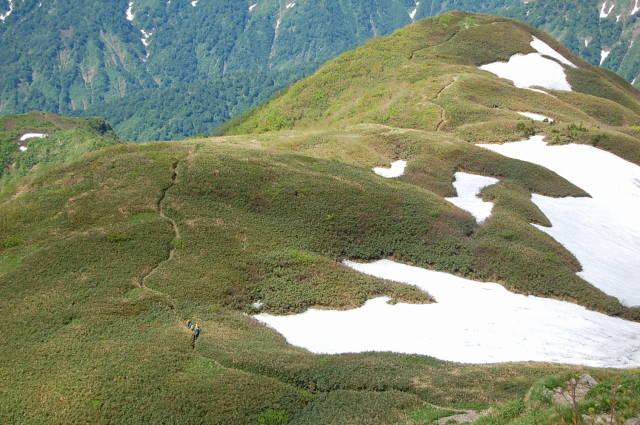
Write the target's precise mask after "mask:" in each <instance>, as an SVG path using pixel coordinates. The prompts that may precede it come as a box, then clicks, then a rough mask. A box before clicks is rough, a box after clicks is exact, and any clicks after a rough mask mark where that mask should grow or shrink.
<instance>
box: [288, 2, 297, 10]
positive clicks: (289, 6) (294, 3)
mask: <svg viewBox="0 0 640 425" xmlns="http://www.w3.org/2000/svg"><path fill="white" fill-rule="evenodd" d="M295 6H296V2H295V1H292V2H291V3H287V9H291V8H292V7H295Z"/></svg>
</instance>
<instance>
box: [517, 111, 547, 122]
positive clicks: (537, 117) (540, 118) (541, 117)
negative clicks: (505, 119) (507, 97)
mask: <svg viewBox="0 0 640 425" xmlns="http://www.w3.org/2000/svg"><path fill="white" fill-rule="evenodd" d="M518 113H519V114H520V115H522V116H523V117H527V118H531V119H532V120H534V121H544V120H547V121H549V122H553V119H551V118H549V117H547V116H544V115H541V114H535V113H533V112H518Z"/></svg>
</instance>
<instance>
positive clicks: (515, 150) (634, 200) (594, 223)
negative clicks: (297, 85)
mask: <svg viewBox="0 0 640 425" xmlns="http://www.w3.org/2000/svg"><path fill="white" fill-rule="evenodd" d="M480 146H482V147H484V148H486V149H489V150H492V151H494V152H497V153H499V154H501V155H504V156H508V157H510V158H515V159H520V160H523V161H528V162H532V163H534V164H538V165H541V166H543V167H546V168H548V169H550V170H551V171H554V172H556V173H557V174H559V175H560V176H562V177H564V178H565V179H567V180H569V181H570V182H572V183H573V184H575V185H576V186H578V187H580V188H581V189H583V190H584V191H586V192H587V193H589V195H591V197H590V198H572V197H568V198H550V197H547V196H542V195H538V194H534V195H533V196H532V201H533V202H534V203H535V204H536V205H537V206H538V208H540V210H541V211H542V212H543V213H544V214H545V215H546V216H547V217H548V218H549V220H550V221H551V224H552V227H541V226H536V227H538V228H539V229H540V230H542V231H544V232H546V233H548V234H549V235H551V236H552V237H553V238H554V239H556V240H557V241H558V242H560V243H561V244H562V245H564V246H565V247H566V248H567V249H568V250H569V251H571V253H573V255H575V256H576V258H577V259H578V260H579V261H580V264H581V265H582V268H583V270H582V271H581V272H579V273H578V275H579V276H580V277H582V278H583V279H585V280H586V281H588V282H589V283H591V284H592V285H594V286H596V287H598V288H600V289H601V290H603V291H604V292H606V293H607V294H609V295H613V296H614V297H617V298H618V299H620V302H622V303H623V304H625V305H627V306H634V305H640V280H638V276H640V259H639V257H638V253H640V220H638V213H639V211H640V167H639V166H638V165H636V164H633V163H631V162H629V161H625V160H623V159H622V158H619V157H617V156H616V155H614V154H612V153H609V152H607V151H604V150H602V149H597V148H594V147H593V146H587V145H576V144H570V145H559V146H558V145H548V144H547V143H546V142H545V141H544V137H542V136H533V137H531V138H530V139H528V140H524V141H521V142H513V143H505V144H502V145H498V144H489V145H480Z"/></svg>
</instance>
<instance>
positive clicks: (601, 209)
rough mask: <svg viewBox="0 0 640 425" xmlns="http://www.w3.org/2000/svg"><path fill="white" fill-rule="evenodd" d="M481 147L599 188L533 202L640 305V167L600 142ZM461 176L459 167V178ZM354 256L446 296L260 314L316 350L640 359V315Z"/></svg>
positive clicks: (357, 266) (569, 243) (585, 261)
mask: <svg viewBox="0 0 640 425" xmlns="http://www.w3.org/2000/svg"><path fill="white" fill-rule="evenodd" d="M483 147H486V148H488V149H491V150H494V151H496V152H498V153H501V154H503V155H505V156H509V157H512V158H519V159H524V160H527V161H530V162H534V163H538V164H540V165H542V166H545V167H547V168H549V169H551V170H553V171H555V172H557V173H558V174H560V175H561V176H563V177H565V178H566V179H568V180H569V181H571V182H573V183H574V184H576V185H578V186H580V187H582V188H583V189H584V190H586V191H587V192H589V193H590V194H591V196H592V197H591V198H548V197H544V196H540V195H534V196H533V201H534V202H535V203H536V205H538V206H539V207H540V208H541V209H542V211H543V212H544V213H545V214H547V216H548V217H549V219H550V221H551V222H552V223H553V227H551V228H542V230H543V231H545V232H547V233H549V234H551V235H552V236H553V237H555V238H556V239H557V240H559V241H560V242H561V243H563V244H564V245H565V246H566V247H567V248H568V249H569V250H570V251H572V252H573V253H574V254H575V255H576V256H577V257H578V259H579V260H580V261H581V263H582V265H583V267H584V271H583V272H581V276H582V277H584V278H585V279H586V280H588V281H589V282H591V283H593V284H594V285H596V286H598V287H600V288H602V289H603V290H605V292H608V293H612V294H614V295H616V296H618V297H619V298H620V299H621V300H622V301H623V302H625V304H628V305H635V304H640V298H639V299H636V298H638V297H640V290H639V289H640V287H639V283H638V282H635V283H634V281H633V277H634V276H638V274H640V262H639V261H637V259H636V254H637V252H640V228H639V227H638V226H640V224H638V223H636V222H637V220H635V221H636V222H634V212H635V213H637V211H640V167H638V166H637V165H635V164H632V163H629V162H627V161H624V160H622V159H620V158H618V157H616V156H615V155H612V154H610V153H608V152H605V151H601V150H599V149H596V148H593V147H590V146H582V145H581V146H577V145H568V146H548V145H547V144H546V143H544V141H543V140H542V138H541V137H537V138H536V137H534V138H532V139H530V140H527V141H523V142H515V143H507V144H504V145H486V146H483ZM549 149H553V150H554V151H549ZM596 170H597V171H598V172H594V171H596ZM463 176H464V175H463ZM474 177H477V176H474ZM459 179H460V175H459V174H458V175H456V181H458V182H459V181H460V180H459ZM468 183H469V182H468ZM490 183H491V181H488V180H487V181H483V182H479V181H478V182H475V183H474V184H471V183H469V184H467V185H466V186H467V189H469V190H468V191H467V192H469V193H466V194H465V193H464V192H465V191H464V188H463V186H462V185H459V186H460V187H457V190H458V197H461V198H462V197H465V198H467V199H470V198H472V197H475V196H476V194H477V192H478V191H479V190H480V189H478V188H479V187H483V186H486V185H487V184H490ZM471 186H474V187H473V188H472V187H471ZM461 188H462V191H461ZM471 189H473V190H471ZM471 192H473V193H471ZM591 228H593V230H590V229H591ZM574 244H575V245H577V246H578V248H577V249H576V246H574ZM587 248H588V249H587ZM586 251H591V252H590V253H587V252H586ZM344 264H345V266H347V267H350V268H352V269H353V270H356V271H359V272H362V273H365V274H368V275H372V276H376V277H379V278H383V279H388V280H392V281H396V282H403V283H407V284H410V285H415V286H417V287H418V288H420V289H422V290H424V291H426V292H428V293H429V294H431V295H432V296H433V297H434V298H435V300H436V302H435V303H433V304H423V305H413V304H404V303H398V304H395V305H392V304H389V303H388V301H389V298H387V297H379V298H375V299H371V300H369V301H367V302H366V303H365V304H364V305H363V306H362V307H360V308H356V309H352V310H345V311H334V310H317V309H310V310H308V311H306V312H304V313H302V314H296V315H290V316H274V315H270V314H265V313H262V314H258V315H256V316H254V317H255V318H256V319H258V320H259V321H261V322H263V323H265V324H267V325H268V326H271V327H272V328H274V329H275V330H277V331H278V332H280V333H281V334H282V335H284V337H285V338H286V339H287V341H288V342H289V343H290V344H293V345H296V346H299V347H303V348H306V349H308V350H310V351H312V352H314V353H330V354H338V353H350V352H365V351H392V352H398V353H411V354H420V355H429V356H433V357H437V358H439V359H443V360H449V361H457V362H464V363H497V362H513V361H540V362H554V363H566V364H576V365H586V366H595V367H616V368H630V367H638V366H640V323H636V322H630V321H626V320H623V319H620V318H615V317H611V316H607V315H605V314H601V313H597V312H594V311H590V310H587V309H586V308H584V307H581V306H579V305H576V304H573V303H570V302H566V301H559V300H553V299H547V298H541V297H535V296H525V295H520V294H515V293H513V292H510V291H508V290H507V289H505V288H504V287H503V286H502V285H500V284H498V283H492V282H477V281H472V280H469V279H465V278H462V277H459V276H454V275H452V274H449V273H443V272H437V271H433V270H428V269H424V268H419V267H414V266H409V265H405V264H400V263H397V262H394V261H390V260H380V261H376V262H373V263H369V264H363V263H356V262H351V261H345V262H344ZM603 278H604V281H600V280H598V279H603ZM596 281H598V282H599V283H600V284H598V283H595V282H596ZM607 285H609V286H607ZM605 288H607V289H605Z"/></svg>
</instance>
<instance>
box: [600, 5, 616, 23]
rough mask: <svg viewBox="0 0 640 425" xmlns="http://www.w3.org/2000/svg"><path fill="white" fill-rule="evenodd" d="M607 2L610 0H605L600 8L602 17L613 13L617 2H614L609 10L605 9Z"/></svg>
mask: <svg viewBox="0 0 640 425" xmlns="http://www.w3.org/2000/svg"><path fill="white" fill-rule="evenodd" d="M607 3H608V1H605V2H604V3H602V8H601V9H600V19H604V18H607V17H609V15H610V14H611V11H612V10H613V8H614V7H616V4H615V3H613V4H612V5H611V7H610V8H609V10H608V11H605V9H606V7H607Z"/></svg>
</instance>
